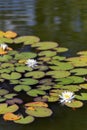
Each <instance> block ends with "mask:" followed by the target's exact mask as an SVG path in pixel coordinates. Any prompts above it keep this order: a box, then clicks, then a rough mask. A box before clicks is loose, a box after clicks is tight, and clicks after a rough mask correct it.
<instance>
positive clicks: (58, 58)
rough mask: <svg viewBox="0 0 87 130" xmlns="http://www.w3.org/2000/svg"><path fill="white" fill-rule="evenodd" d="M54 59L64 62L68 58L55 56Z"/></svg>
mask: <svg viewBox="0 0 87 130" xmlns="http://www.w3.org/2000/svg"><path fill="white" fill-rule="evenodd" d="M52 59H53V60H59V61H63V60H65V59H66V57H64V56H54V57H52Z"/></svg>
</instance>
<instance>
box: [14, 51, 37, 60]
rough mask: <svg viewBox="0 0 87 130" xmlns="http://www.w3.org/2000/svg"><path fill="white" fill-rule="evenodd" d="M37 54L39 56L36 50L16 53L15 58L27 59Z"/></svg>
mask: <svg viewBox="0 0 87 130" xmlns="http://www.w3.org/2000/svg"><path fill="white" fill-rule="evenodd" d="M36 56H37V54H36V53H34V52H22V53H18V54H16V55H15V59H16V60H20V59H24V60H27V59H30V58H35V57H36Z"/></svg>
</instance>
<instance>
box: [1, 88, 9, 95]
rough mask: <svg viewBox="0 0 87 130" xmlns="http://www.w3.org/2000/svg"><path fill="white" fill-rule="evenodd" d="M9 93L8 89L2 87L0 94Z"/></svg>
mask: <svg viewBox="0 0 87 130" xmlns="http://www.w3.org/2000/svg"><path fill="white" fill-rule="evenodd" d="M8 93H9V91H8V90H5V89H0V96H3V95H6V94H8Z"/></svg>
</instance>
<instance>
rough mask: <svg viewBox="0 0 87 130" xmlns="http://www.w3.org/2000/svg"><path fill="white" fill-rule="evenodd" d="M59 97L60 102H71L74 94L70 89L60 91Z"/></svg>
mask: <svg viewBox="0 0 87 130" xmlns="http://www.w3.org/2000/svg"><path fill="white" fill-rule="evenodd" d="M59 97H60V102H61V103H67V102H68V103H71V101H72V100H73V99H74V97H75V95H74V93H73V92H70V91H64V92H62V94H61V95H59Z"/></svg>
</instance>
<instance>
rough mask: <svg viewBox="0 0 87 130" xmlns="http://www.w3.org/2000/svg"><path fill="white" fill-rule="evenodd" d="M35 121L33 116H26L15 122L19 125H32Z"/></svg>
mask: <svg viewBox="0 0 87 130" xmlns="http://www.w3.org/2000/svg"><path fill="white" fill-rule="evenodd" d="M33 121H34V117H33V116H26V117H23V116H22V117H21V119H19V120H16V121H14V122H15V123H18V124H29V123H32V122H33Z"/></svg>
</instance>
